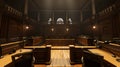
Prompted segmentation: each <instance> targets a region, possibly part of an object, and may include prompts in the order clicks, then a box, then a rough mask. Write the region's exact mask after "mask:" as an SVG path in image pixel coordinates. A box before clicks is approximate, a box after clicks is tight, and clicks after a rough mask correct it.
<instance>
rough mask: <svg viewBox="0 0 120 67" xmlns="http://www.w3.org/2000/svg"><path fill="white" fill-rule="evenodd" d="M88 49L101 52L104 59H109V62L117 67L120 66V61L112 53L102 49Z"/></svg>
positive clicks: (96, 52)
mask: <svg viewBox="0 0 120 67" xmlns="http://www.w3.org/2000/svg"><path fill="white" fill-rule="evenodd" d="M88 50H89V51H90V52H92V53H94V54H99V55H101V56H104V60H106V61H108V62H109V63H111V64H113V65H115V66H117V67H120V62H118V61H116V58H114V57H112V54H111V53H108V52H106V51H104V50H101V49H88Z"/></svg>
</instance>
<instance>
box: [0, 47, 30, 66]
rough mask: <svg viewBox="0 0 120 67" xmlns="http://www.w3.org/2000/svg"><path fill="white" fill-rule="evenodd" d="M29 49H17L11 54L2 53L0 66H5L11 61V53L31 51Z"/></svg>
mask: <svg viewBox="0 0 120 67" xmlns="http://www.w3.org/2000/svg"><path fill="white" fill-rule="evenodd" d="M31 51H32V50H31V49H19V50H17V51H16V52H15V53H13V54H7V55H4V56H3V58H1V59H0V67H5V66H6V65H8V64H10V63H12V58H11V56H12V55H15V54H19V53H24V52H31Z"/></svg>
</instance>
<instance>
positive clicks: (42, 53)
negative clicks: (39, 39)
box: [24, 45, 51, 64]
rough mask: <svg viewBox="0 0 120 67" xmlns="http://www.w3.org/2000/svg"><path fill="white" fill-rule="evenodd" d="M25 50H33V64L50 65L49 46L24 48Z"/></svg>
mask: <svg viewBox="0 0 120 67" xmlns="http://www.w3.org/2000/svg"><path fill="white" fill-rule="evenodd" d="M24 48H25V49H33V56H34V57H35V59H36V60H35V64H50V62H51V61H50V60H51V45H46V46H25V47H24Z"/></svg>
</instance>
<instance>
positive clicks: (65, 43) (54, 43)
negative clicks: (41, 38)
mask: <svg viewBox="0 0 120 67" xmlns="http://www.w3.org/2000/svg"><path fill="white" fill-rule="evenodd" d="M45 44H51V45H52V46H68V45H69V44H75V39H46V40H45Z"/></svg>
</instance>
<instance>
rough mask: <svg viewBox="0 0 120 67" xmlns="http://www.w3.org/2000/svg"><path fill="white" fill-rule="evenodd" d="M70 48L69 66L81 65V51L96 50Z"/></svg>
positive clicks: (72, 46) (81, 47) (77, 47)
mask: <svg viewBox="0 0 120 67" xmlns="http://www.w3.org/2000/svg"><path fill="white" fill-rule="evenodd" d="M69 47H70V63H71V64H81V63H82V61H81V58H82V57H83V51H84V50H86V49H96V46H74V45H69Z"/></svg>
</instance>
